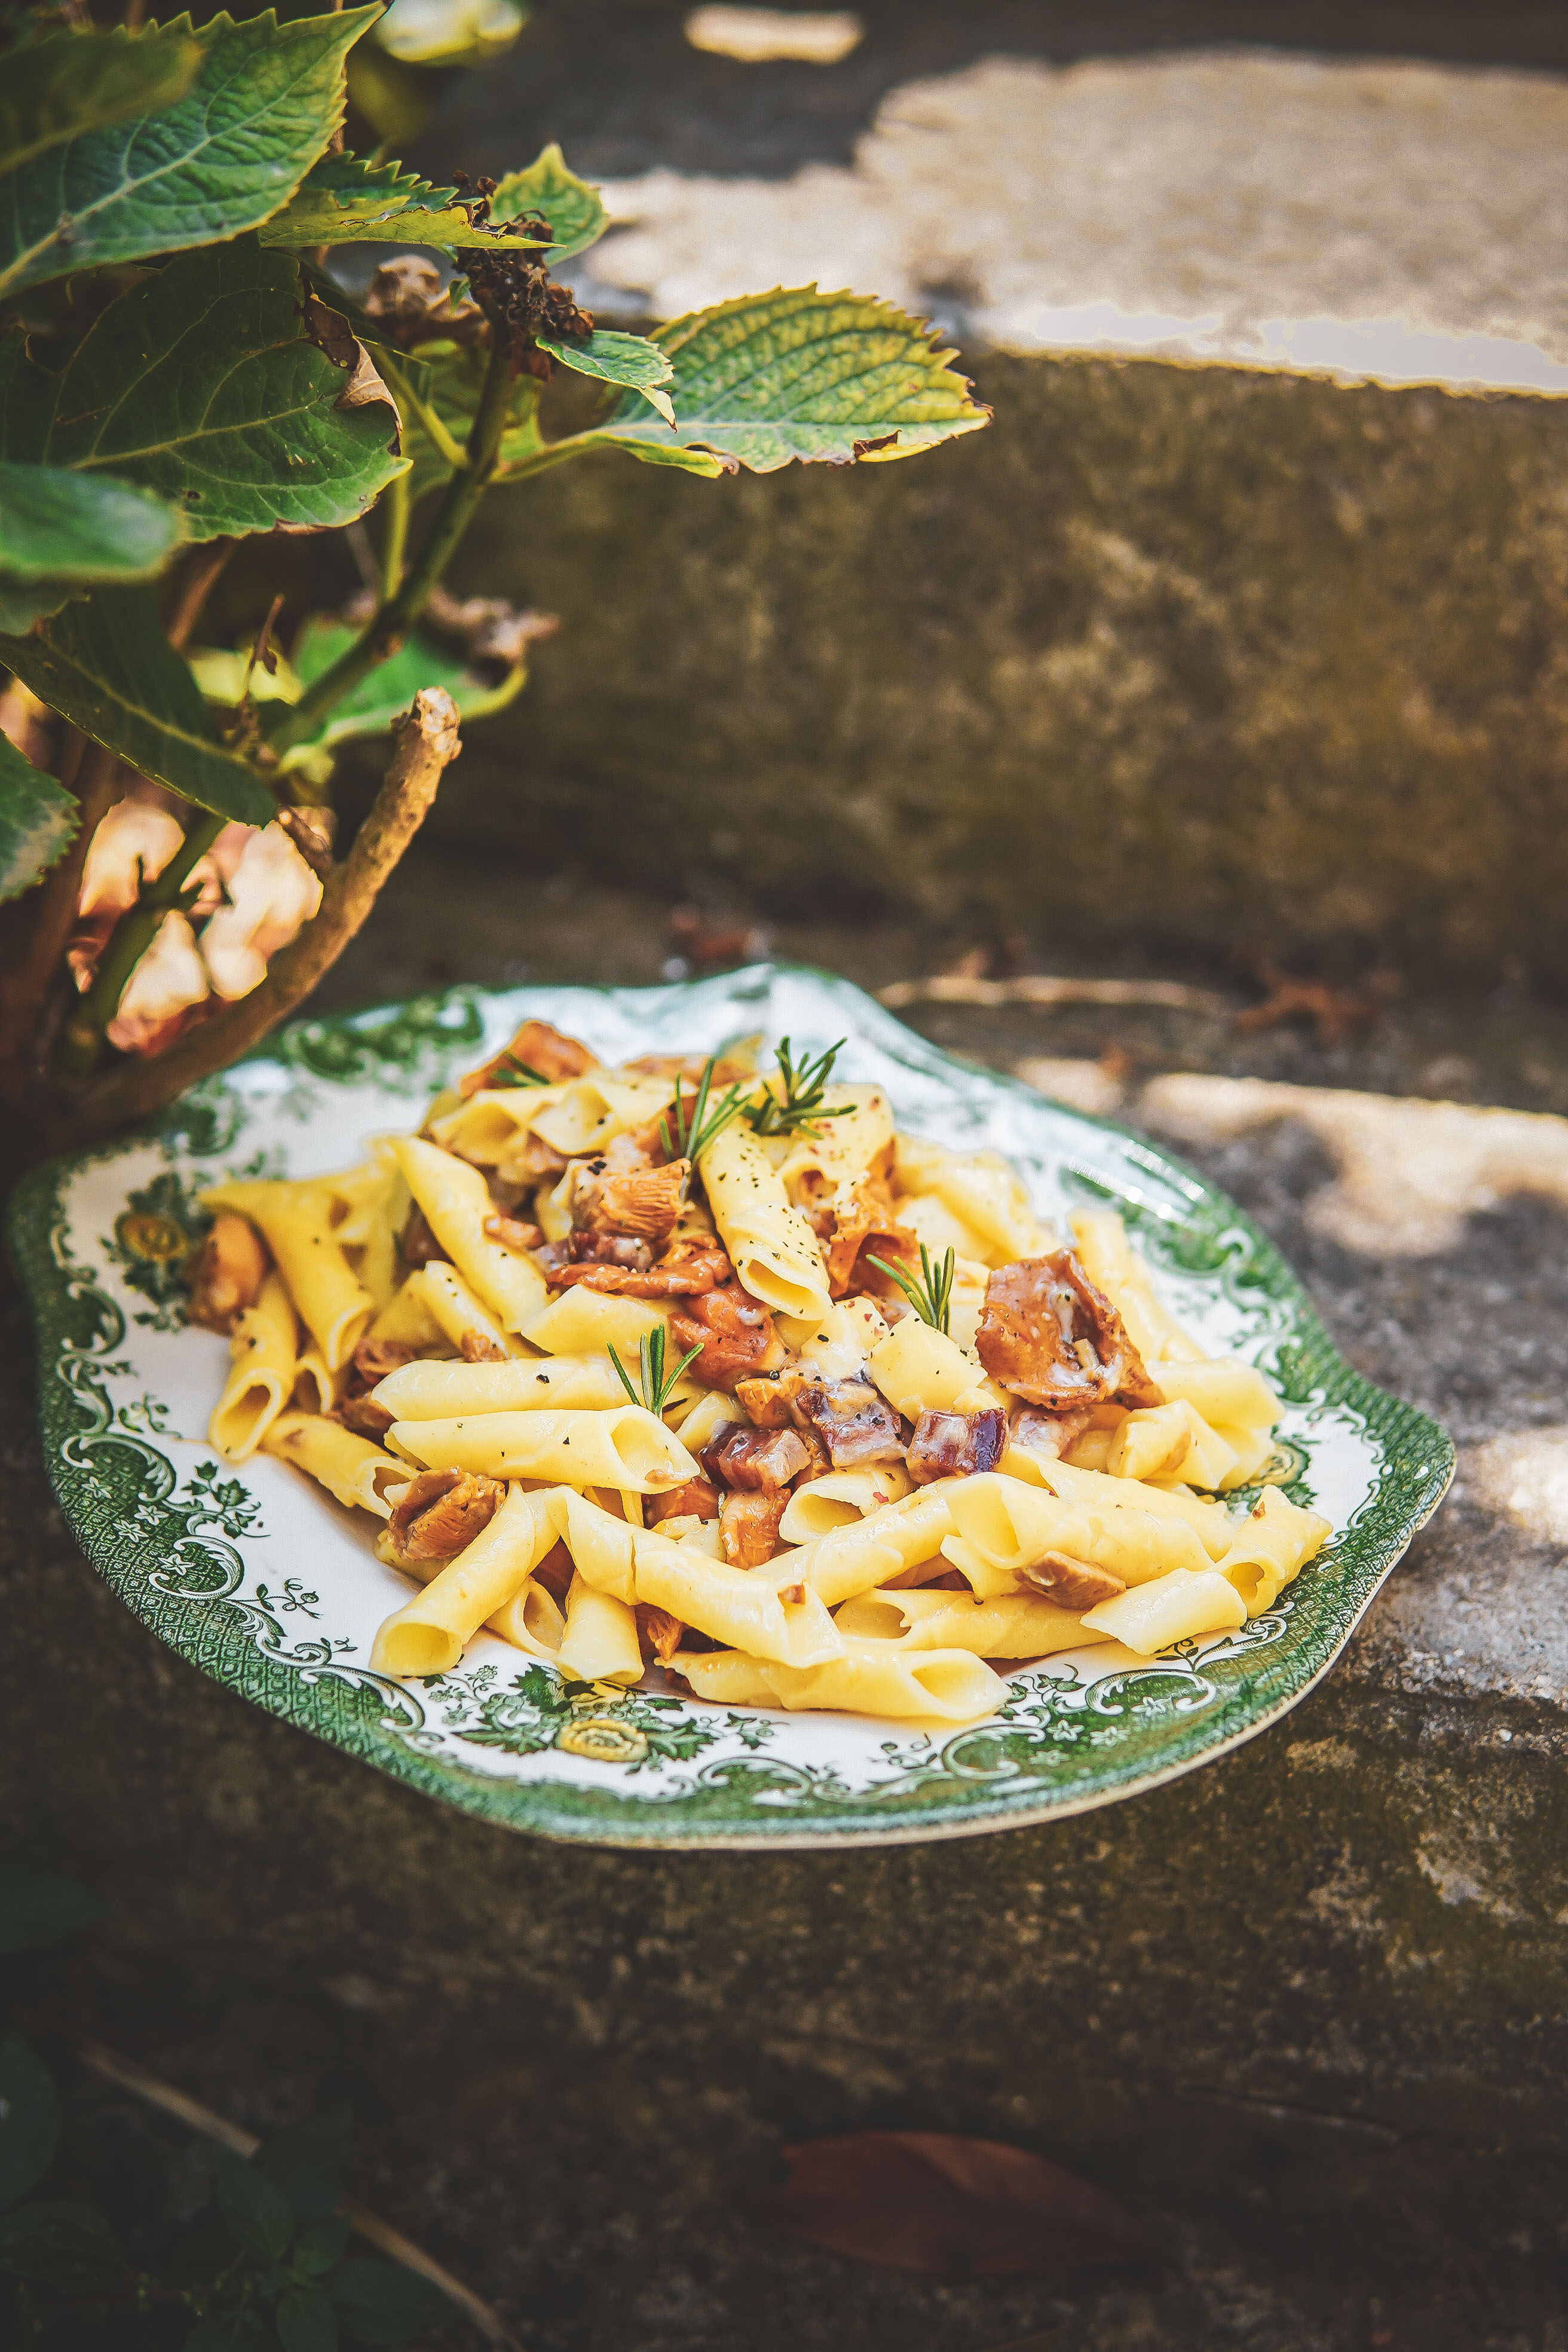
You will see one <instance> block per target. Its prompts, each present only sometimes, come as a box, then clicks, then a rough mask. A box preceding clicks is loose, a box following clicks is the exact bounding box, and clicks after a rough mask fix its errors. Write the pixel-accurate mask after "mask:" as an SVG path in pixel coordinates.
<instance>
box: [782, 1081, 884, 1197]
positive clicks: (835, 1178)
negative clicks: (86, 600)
mask: <svg viewBox="0 0 1568 2352" xmlns="http://www.w3.org/2000/svg"><path fill="white" fill-rule="evenodd" d="M771 1090H772V1091H773V1092H774V1093H776V1092H777V1090H778V1089H777V1086H776V1083H775V1084H774V1085H773V1087H772V1089H771ZM822 1102H823V1108H824V1109H825V1110H827V1111H830V1112H833V1113H835V1114H837V1115H836V1116H834V1117H830V1118H823V1119H819V1120H818V1121H817V1122H816V1126H815V1129H814V1131H813V1132H812V1133H810V1134H805V1135H796V1136H793V1137H790V1138H789V1139H787V1142H788V1149H787V1150H786V1151H785V1153H784V1158H783V1160H781V1161H780V1162H779V1180H780V1181H781V1182H782V1184H783V1185H784V1192H785V1193H786V1195H787V1196H788V1198H789V1200H790V1201H791V1202H793V1203H794V1205H795V1207H796V1208H800V1207H803V1206H805V1207H816V1206H817V1205H818V1204H822V1205H825V1206H831V1205H832V1203H833V1202H834V1201H835V1200H837V1199H839V1198H841V1197H842V1196H844V1195H845V1194H847V1193H849V1192H853V1191H854V1189H855V1187H856V1185H857V1184H858V1183H859V1182H861V1181H863V1180H864V1179H865V1178H866V1177H868V1176H870V1175H872V1174H874V1173H875V1172H876V1171H878V1169H879V1166H884V1167H885V1166H886V1164H887V1162H888V1161H889V1159H890V1158H891V1150H890V1147H891V1144H892V1140H893V1108H892V1105H891V1104H890V1103H889V1100H888V1097H887V1096H886V1095H885V1094H884V1093H883V1091H882V1089H881V1087H877V1086H844V1087H828V1088H827V1089H826V1092H825V1094H824V1095H823V1097H822Z"/></svg>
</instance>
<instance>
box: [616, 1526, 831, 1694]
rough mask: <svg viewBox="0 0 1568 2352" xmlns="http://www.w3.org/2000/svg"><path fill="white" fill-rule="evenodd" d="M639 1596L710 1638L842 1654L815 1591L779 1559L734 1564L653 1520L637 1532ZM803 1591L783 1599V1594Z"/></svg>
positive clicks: (787, 1659) (786, 1652) (793, 1658)
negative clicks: (663, 1530)
mask: <svg viewBox="0 0 1568 2352" xmlns="http://www.w3.org/2000/svg"><path fill="white" fill-rule="evenodd" d="M632 1542H633V1545H634V1547H635V1549H636V1555H637V1599H638V1600H639V1601H646V1602H647V1603H648V1604H649V1605H650V1606H651V1607H652V1608H655V1609H667V1610H668V1612H669V1614H670V1615H671V1616H672V1617H679V1620H680V1622H681V1623H682V1624H683V1625H694V1626H695V1627H696V1628H697V1631H698V1632H699V1633H706V1634H707V1635H708V1637H709V1639H710V1641H714V1642H727V1643H730V1644H731V1646H732V1647H733V1648H735V1649H738V1650H744V1651H745V1652H746V1653H747V1654H748V1655H750V1656H754V1657H765V1658H776V1659H779V1660H782V1661H783V1662H784V1664H790V1665H797V1666H810V1665H816V1664H817V1663H818V1662H819V1661H820V1660H821V1659H823V1658H833V1657H837V1655H838V1654H839V1653H840V1652H841V1651H842V1649H843V1647H844V1643H843V1639H842V1636H841V1635H840V1634H839V1633H838V1632H837V1629H836V1627H835V1625H834V1622H833V1620H832V1618H831V1617H830V1616H829V1615H828V1613H827V1612H826V1609H825V1608H824V1607H823V1605H822V1601H821V1600H820V1599H819V1598H818V1596H817V1594H816V1593H815V1592H814V1591H811V1589H810V1588H809V1587H808V1586H805V1585H802V1584H800V1583H798V1582H797V1581H795V1580H793V1579H792V1578H791V1576H790V1573H789V1570H787V1569H785V1570H784V1571H783V1572H782V1573H781V1572H780V1569H779V1563H778V1562H777V1561H774V1562H773V1565H772V1566H771V1567H769V1568H767V1569H746V1568H731V1567H730V1566H729V1564H728V1563H727V1562H726V1561H723V1560H717V1559H709V1557H708V1555H707V1554H706V1553H705V1552H700V1551H695V1550H693V1549H690V1548H689V1546H688V1545H686V1544H679V1543H671V1542H669V1541H668V1538H665V1537H664V1536H661V1535H659V1534H658V1532H657V1531H656V1530H654V1529H652V1528H650V1529H648V1530H647V1533H643V1532H641V1531H640V1530H639V1531H638V1532H637V1534H635V1535H634V1536H633V1538H632ZM786 1593H788V1594H790V1595H792V1596H794V1595H795V1594H798V1595H799V1598H798V1599H796V1598H794V1597H792V1598H790V1599H787V1600H786V1599H785V1597H784V1596H785V1594H786Z"/></svg>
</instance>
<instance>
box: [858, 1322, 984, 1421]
mask: <svg viewBox="0 0 1568 2352" xmlns="http://www.w3.org/2000/svg"><path fill="white" fill-rule="evenodd" d="M867 1369H868V1371H869V1373H870V1375H871V1378H872V1380H873V1381H875V1382H876V1384H877V1386H878V1387H879V1389H880V1390H881V1391H882V1394H883V1395H884V1396H885V1397H886V1398H887V1400H888V1402H889V1404H890V1405H891V1406H892V1408H893V1411H894V1412H900V1413H902V1414H903V1416H904V1419H905V1420H906V1421H918V1420H919V1419H920V1417H921V1413H922V1412H966V1411H967V1412H973V1411H974V1410H975V1409H976V1408H977V1407H978V1406H979V1405H981V1404H990V1403H992V1402H994V1399H993V1398H992V1396H991V1394H990V1392H989V1391H988V1390H987V1389H986V1387H985V1373H984V1369H983V1367H982V1365H981V1363H980V1360H979V1359H978V1358H977V1357H973V1356H966V1355H965V1354H964V1352H963V1349H962V1348H961V1347H960V1346H959V1344H958V1342H957V1340H956V1339H949V1338H948V1336H947V1334H946V1332H945V1331H933V1330H932V1328H931V1325H930V1324H929V1323H922V1322H921V1318H920V1317H919V1316H918V1315H906V1316H905V1317H904V1318H903V1319H902V1321H901V1322H900V1323H898V1324H896V1325H895V1326H894V1328H893V1329H892V1330H891V1331H890V1332H889V1335H888V1337H887V1338H886V1339H883V1340H880V1341H879V1343H878V1345H877V1346H876V1347H875V1348H873V1349H872V1350H871V1353H870V1355H869V1356H868V1358H867ZM966 1400H967V1401H968V1402H966ZM1001 1402H1002V1403H1003V1404H1004V1405H1005V1404H1006V1403H1007V1402H1008V1400H1007V1399H1006V1397H1005V1396H1004V1397H1002V1398H1001Z"/></svg>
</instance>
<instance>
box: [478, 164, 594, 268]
mask: <svg viewBox="0 0 1568 2352" xmlns="http://www.w3.org/2000/svg"><path fill="white" fill-rule="evenodd" d="M524 213H542V215H543V216H544V218H545V219H546V220H547V221H548V222H549V223H550V228H551V234H552V236H553V237H554V240H555V242H554V244H553V245H552V247H551V248H550V250H549V252H548V253H547V254H546V255H545V257H544V266H545V268H547V269H553V268H556V266H557V264H558V263H560V262H563V261H569V260H570V259H571V257H572V256H573V255H574V253H585V252H586V251H587V249H588V247H589V246H591V245H597V243H598V241H599V239H600V238H601V237H602V236H604V234H605V229H606V228H607V227H608V226H609V217H610V216H609V215H608V214H607V213H606V212H605V206H604V203H603V200H602V199H601V197H600V194H599V191H598V189H597V188H594V187H590V186H589V184H588V183H587V181H586V180H580V179H579V178H578V177H577V174H576V173H575V172H574V171H572V170H570V169H569V168H568V165H567V163H566V158H565V157H564V155H563V153H562V152H561V150H560V148H559V147H558V146H556V145H555V144H554V143H553V142H552V143H551V145H550V146H548V147H547V148H546V149H545V150H544V152H543V154H542V155H539V156H536V157H535V159H534V161H533V162H532V163H530V164H529V166H528V168H527V170H526V171H523V172H509V173H507V175H506V177H505V178H504V179H503V180H498V181H497V183H496V192H495V194H494V195H493V196H492V197H491V198H490V218H491V220H493V221H509V220H519V219H521V216H522V215H523V214H524Z"/></svg>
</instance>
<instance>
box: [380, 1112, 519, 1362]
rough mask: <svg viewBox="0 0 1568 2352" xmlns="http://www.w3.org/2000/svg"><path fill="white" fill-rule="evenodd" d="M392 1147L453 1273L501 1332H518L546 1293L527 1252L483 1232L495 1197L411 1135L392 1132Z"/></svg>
mask: <svg viewBox="0 0 1568 2352" xmlns="http://www.w3.org/2000/svg"><path fill="white" fill-rule="evenodd" d="M392 1149H393V1150H394V1151H395V1153H396V1155H397V1164H398V1166H399V1167H400V1168H401V1169H402V1171H403V1173H404V1175H405V1177H406V1178H407V1180H408V1189H409V1191H410V1192H412V1193H413V1195H414V1197H415V1199H416V1201H417V1202H418V1203H419V1206H420V1207H421V1208H422V1209H423V1210H424V1212H425V1215H426V1221H427V1223H428V1224H429V1227H430V1230H431V1232H432V1233H433V1234H435V1236H436V1238H437V1241H438V1242H439V1243H440V1244H441V1247H442V1248H443V1249H444V1250H445V1251H446V1253H447V1256H448V1257H449V1258H450V1259H451V1261H452V1263H453V1265H455V1266H456V1267H457V1269H458V1273H459V1274H460V1275H461V1276H463V1278H464V1280H465V1281H466V1282H467V1283H468V1284H469V1285H470V1286H471V1287H472V1288H473V1290H474V1291H475V1292H476V1293H477V1295H478V1297H479V1300H480V1302H481V1304H482V1305H484V1306H486V1307H489V1308H490V1310H491V1312H492V1313H493V1314H494V1315H495V1316H496V1317H497V1318H498V1319H499V1321H500V1328H501V1329H502V1330H503V1331H521V1329H522V1328H523V1325H524V1324H525V1323H527V1322H528V1321H529V1320H530V1319H531V1318H532V1317H533V1316H535V1315H537V1314H538V1312H539V1310H540V1308H541V1307H542V1306H543V1305H544V1303H545V1301H546V1299H547V1298H548V1297H549V1296H550V1293H549V1290H548V1288H547V1286H546V1284H545V1280H544V1276H542V1274H541V1273H540V1271H539V1268H538V1267H537V1266H536V1265H534V1263H533V1260H532V1259H531V1257H529V1256H527V1255H525V1254H524V1253H523V1252H521V1250H510V1249H507V1248H505V1247H504V1246H503V1245H502V1244H501V1243H500V1242H497V1241H492V1240H491V1239H490V1237H489V1234H487V1233H486V1232H485V1221H486V1219H487V1218H489V1217H493V1216H494V1214H495V1202H493V1201H492V1200H491V1198H490V1192H489V1185H488V1184H487V1183H486V1182H485V1180H484V1178H483V1177H482V1176H481V1175H480V1173H479V1170H478V1169H477V1168H470V1167H469V1166H468V1162H467V1160H454V1159H453V1157H452V1155H451V1153H450V1152H449V1151H442V1150H438V1149H437V1146H436V1145H435V1144H433V1143H426V1142H425V1141H424V1139H422V1138H421V1137H419V1136H416V1135H402V1136H398V1137H397V1138H396V1139H395V1140H394V1142H393V1145H392Z"/></svg>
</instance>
